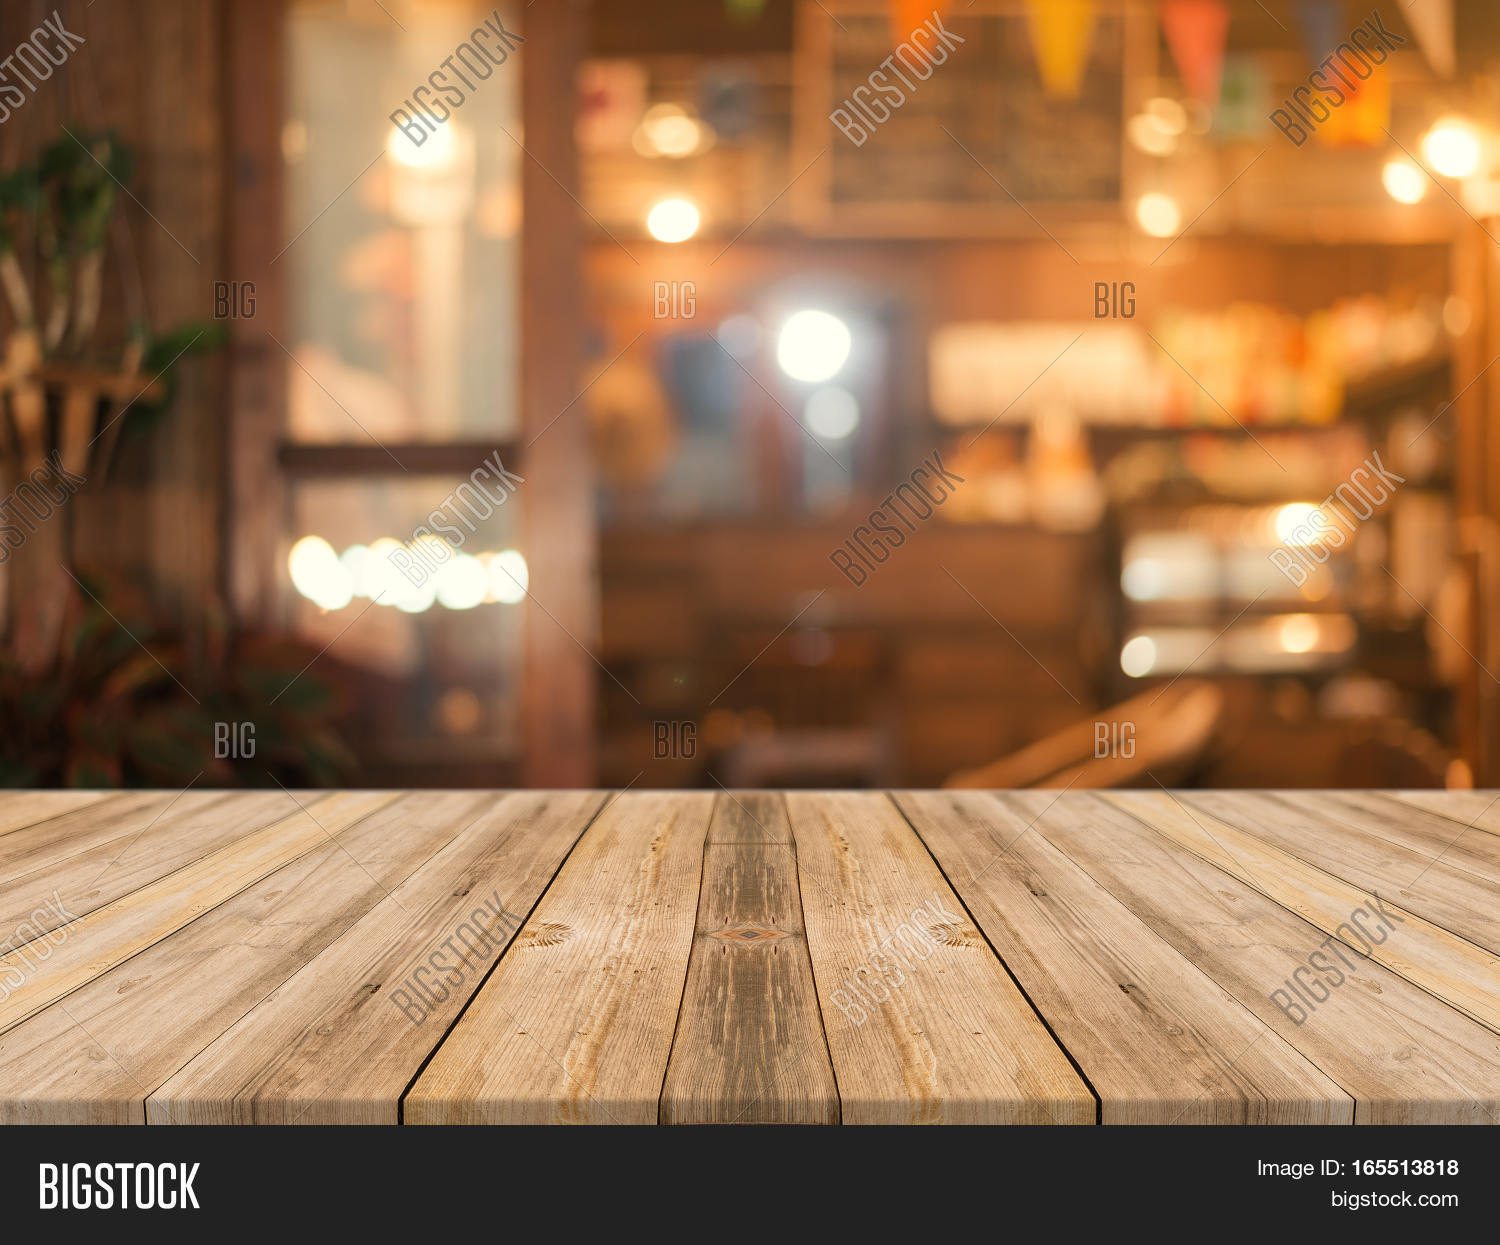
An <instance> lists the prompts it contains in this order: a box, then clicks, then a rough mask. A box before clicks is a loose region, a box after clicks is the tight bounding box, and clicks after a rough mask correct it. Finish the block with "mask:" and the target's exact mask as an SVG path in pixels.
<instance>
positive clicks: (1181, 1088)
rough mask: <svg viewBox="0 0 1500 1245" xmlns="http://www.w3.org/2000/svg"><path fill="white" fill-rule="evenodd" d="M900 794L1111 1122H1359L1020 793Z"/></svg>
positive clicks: (1344, 1101)
mask: <svg viewBox="0 0 1500 1245" xmlns="http://www.w3.org/2000/svg"><path fill="white" fill-rule="evenodd" d="M896 803H897V804H898V805H899V806H900V808H901V809H902V811H903V812H904V813H905V814H906V815H907V817H908V818H910V820H911V823H912V825H913V826H914V827H915V828H916V831H917V833H918V834H919V835H920V836H921V838H922V841H923V842H924V843H925V844H926V845H927V847H928V848H929V850H931V852H932V854H933V855H934V856H935V857H936V858H937V860H938V863H939V864H940V865H941V866H942V867H943V871H944V872H945V873H946V874H947V876H948V880H949V881H950V882H951V883H952V885H953V886H954V888H955V889H956V890H957V891H958V893H959V895H960V896H961V897H962V898H963V901H964V903H965V905H966V906H967V907H968V910H969V911H970V912H971V913H972V914H973V916H974V917H975V919H976V920H977V921H978V923H979V927H980V928H981V929H982V930H983V931H984V933H985V935H986V936H987V937H988V939H989V941H990V943H991V944H992V945H993V946H994V947H995V949H996V950H997V951H998V952H999V953H1000V956H1001V958H1002V959H1003V960H1004V962H1005V963H1006V965H1007V966H1008V967H1009V968H1010V971H1011V972H1012V973H1013V974H1015V977H1016V979H1017V980H1018V981H1019V982H1020V983H1021V986H1022V988H1023V989H1024V990H1025V991H1026V994H1027V997H1028V998H1030V999H1031V1001H1032V1004H1033V1005H1034V1006H1035V1007H1036V1008H1037V1010H1038V1011H1039V1012H1041V1014H1042V1015H1043V1016H1044V1017H1046V1019H1047V1023H1048V1025H1049V1026H1050V1027H1051V1029H1052V1032H1053V1033H1054V1034H1055V1035H1056V1036H1057V1039H1058V1040H1059V1041H1060V1042H1061V1043H1062V1044H1063V1046H1064V1047H1065V1048H1066V1049H1067V1051H1068V1053H1069V1054H1070V1055H1071V1056H1072V1057H1073V1059H1074V1060H1075V1061H1076V1062H1077V1064H1078V1066H1079V1067H1080V1068H1081V1069H1082V1070H1083V1073H1084V1075H1085V1076H1086V1077H1087V1078H1088V1081H1089V1084H1090V1085H1092V1086H1093V1088H1094V1090H1095V1092H1096V1093H1097V1094H1098V1095H1099V1101H1100V1113H1101V1115H1100V1118H1101V1122H1102V1123H1105V1124H1115V1123H1119V1124H1174V1123H1182V1124H1214V1123H1269V1124H1348V1123H1352V1122H1353V1117H1354V1102H1353V1099H1351V1098H1350V1097H1349V1095H1348V1094H1346V1093H1344V1092H1343V1090H1341V1089H1340V1088H1339V1087H1338V1086H1337V1085H1336V1084H1335V1083H1334V1082H1333V1081H1331V1080H1329V1078H1328V1077H1326V1076H1324V1075H1323V1074H1322V1073H1321V1072H1319V1071H1318V1069H1317V1068H1316V1067H1314V1066H1313V1065H1312V1064H1311V1063H1309V1062H1308V1061H1307V1059H1306V1058H1305V1057H1303V1056H1302V1055H1300V1054H1298V1053H1297V1051H1296V1050H1295V1049H1294V1048H1293V1047H1292V1046H1291V1045H1290V1044H1289V1043H1288V1042H1286V1041H1285V1040H1284V1039H1282V1038H1280V1037H1278V1036H1276V1035H1274V1034H1270V1035H1267V1034H1266V1032H1265V1026H1264V1025H1262V1024H1261V1023H1260V1022H1259V1021H1258V1020H1256V1019H1255V1017H1254V1016H1252V1015H1251V1014H1250V1013H1249V1012H1248V1011H1246V1010H1245V1008H1244V1007H1243V1006H1241V1005H1240V1004H1239V1003H1237V1002H1235V1001H1234V1000H1233V999H1232V998H1231V997H1230V996H1229V995H1228V994H1227V993H1226V992H1225V991H1224V990H1223V989H1222V988H1221V987H1219V986H1218V985H1216V984H1215V983H1214V982H1213V980H1212V979H1210V978H1209V977H1208V976H1206V975H1205V974H1204V973H1203V972H1202V970H1201V969H1198V968H1196V967H1195V966H1194V965H1192V964H1191V963H1189V962H1188V961H1187V960H1186V959H1184V958H1183V957H1182V956H1181V955H1180V954H1179V953H1178V952H1177V951H1175V950H1173V949H1172V947H1171V946H1170V945H1169V944H1168V943H1166V942H1164V941H1163V940H1162V939H1161V937H1160V936H1159V935H1157V934H1156V933H1154V932H1153V931H1152V930H1151V929H1150V928H1148V927H1147V926H1146V925H1145V924H1144V923H1143V922H1142V921H1141V920H1140V918H1139V917H1137V916H1135V915H1134V914H1133V913H1131V911H1130V910H1129V909H1128V908H1127V907H1125V906H1124V905H1123V904H1122V903H1120V901H1119V900H1118V899H1116V898H1115V897H1114V896H1113V895H1111V894H1110V893H1109V891H1107V890H1106V889H1105V888H1104V887H1102V886H1101V885H1099V883H1098V882H1096V881H1095V880H1094V879H1093V878H1091V877H1089V876H1088V874H1087V873H1085V872H1084V871H1083V869H1081V868H1080V867H1079V866H1078V865H1077V864H1076V863H1074V862H1073V861H1072V860H1070V859H1069V858H1068V857H1067V856H1066V855H1065V854H1064V853H1063V852H1061V851H1060V850H1058V848H1057V847H1055V846H1054V845H1053V844H1051V843H1049V842H1048V841H1047V840H1046V839H1044V838H1042V837H1041V836H1039V835H1035V834H1029V833H1027V830H1028V825H1029V823H1030V821H1031V816H1030V815H1028V814H1027V813H1026V812H1025V811H1024V809H1022V808H1021V807H1019V806H1017V805H1016V804H1015V803H1014V802H1012V801H1010V800H1007V799H1006V798H1005V797H1003V796H996V795H991V794H988V793H983V794H982V793H979V792H951V793H950V792H902V793H898V794H897V796H896ZM1257 1039H1260V1040H1257Z"/></svg>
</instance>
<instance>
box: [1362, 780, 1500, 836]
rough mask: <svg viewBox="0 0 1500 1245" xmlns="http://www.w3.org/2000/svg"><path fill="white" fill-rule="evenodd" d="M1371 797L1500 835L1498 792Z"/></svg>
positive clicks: (1393, 793)
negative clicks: (1394, 801)
mask: <svg viewBox="0 0 1500 1245" xmlns="http://www.w3.org/2000/svg"><path fill="white" fill-rule="evenodd" d="M1350 794H1353V793H1350ZM1370 795H1371V796H1372V797H1378V798H1381V799H1390V800H1399V801H1400V802H1401V803H1402V804H1403V805H1407V806H1409V807H1412V808H1420V809H1423V810H1424V811H1426V812H1429V813H1432V814H1433V815H1434V816H1437V817H1442V818H1444V819H1445V820H1448V821H1456V822H1458V823H1459V824H1460V825H1463V826H1472V827H1473V828H1474V829H1476V830H1484V831H1486V832H1487V833H1489V834H1492V835H1500V791H1382V792H1370ZM1455 833H1456V832H1455ZM1486 846H1488V844H1486Z"/></svg>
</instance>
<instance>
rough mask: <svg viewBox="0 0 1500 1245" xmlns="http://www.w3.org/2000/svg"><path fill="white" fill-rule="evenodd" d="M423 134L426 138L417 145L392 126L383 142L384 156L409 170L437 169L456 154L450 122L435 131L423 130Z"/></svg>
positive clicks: (403, 131) (402, 131)
mask: <svg viewBox="0 0 1500 1245" xmlns="http://www.w3.org/2000/svg"><path fill="white" fill-rule="evenodd" d="M423 133H424V134H426V135H427V137H426V138H425V139H423V140H422V142H421V143H420V144H418V143H417V141H416V140H415V139H413V138H411V137H410V136H408V135H407V133H406V131H405V130H402V129H400V128H399V127H397V126H392V127H391V133H390V137H389V138H387V139H386V140H385V150H386V154H387V155H389V156H390V157H391V159H392V160H394V161H395V162H396V163H397V164H401V165H405V166H406V167H407V168H409V169H431V168H439V167H441V166H442V165H444V164H446V163H447V162H448V161H449V160H450V159H452V158H453V156H454V155H455V154H456V144H455V143H454V141H453V129H452V124H451V123H450V122H445V123H443V124H442V125H440V126H438V128H437V129H435V130H426V129H424V130H423Z"/></svg>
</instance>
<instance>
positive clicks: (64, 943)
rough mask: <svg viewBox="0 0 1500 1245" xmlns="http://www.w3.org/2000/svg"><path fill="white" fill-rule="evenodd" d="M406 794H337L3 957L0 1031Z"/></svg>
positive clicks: (309, 802) (307, 801)
mask: <svg viewBox="0 0 1500 1245" xmlns="http://www.w3.org/2000/svg"><path fill="white" fill-rule="evenodd" d="M398 798H399V796H398V795H397V794H396V793H392V792H377V793H370V792H337V793H334V794H331V795H326V796H323V797H322V798H320V799H317V800H312V799H308V800H305V801H304V803H305V804H306V805H307V810H306V811H304V810H303V809H301V808H299V809H297V810H296V812H294V813H293V814H292V815H291V816H289V817H285V818H283V819H282V820H280V821H277V822H274V823H272V824H271V825H269V826H266V827H265V828H264V829H261V830H257V831H256V832H255V833H254V834H252V835H249V836H247V837H246V838H243V839H240V840H239V841H237V842H235V843H231V844H230V845H228V846H227V847H221V848H220V849H219V850H218V851H216V852H211V853H210V854H209V855H207V856H204V857H202V858H201V859H199V860H195V861H194V862H193V863H192V864H190V865H186V866H184V867H183V868H181V869H179V870H178V871H177V872H176V873H172V874H169V875H168V876H167V877H165V878H162V879H161V880H160V881H158V882H153V883H152V884H151V885H150V886H146V887H142V888H141V889H140V890H138V891H133V892H131V893H130V894H129V895H124V896H122V897H121V898H119V899H116V900H115V901H114V902H113V903H109V904H106V905H105V906H104V907H102V908H96V909H95V910H94V911H93V912H90V913H88V914H87V915H86V916H82V917H80V918H79V919H78V920H76V921H72V922H69V923H68V924H67V925H65V926H63V927H62V928H61V929H59V930H55V931H54V932H53V933H52V934H51V935H48V936H46V937H44V938H38V939H34V940H32V941H31V942H28V943H25V944H23V945H22V946H20V947H17V948H16V949H15V950H14V951H12V952H10V953H9V954H7V955H5V956H3V957H0V980H4V981H6V982H8V983H10V989H9V991H8V992H7V993H6V995H5V996H4V997H3V998H0V1032H3V1031H4V1030H6V1029H8V1028H10V1026H11V1025H13V1024H15V1023H17V1022H18V1021H21V1020H24V1019H25V1018H26V1017H27V1016H29V1015H31V1014H32V1013H33V1012H36V1011H39V1010H40V1009H41V1008H43V1007H45V1006H47V1004H49V1003H52V1002H55V1001H56V1000H57V999H60V998H62V997H63V996H64V995H66V994H69V993H70V992H72V991H73V990H76V989H77V988H78V987H79V986H81V985H84V984H85V983H86V982H89V981H92V980H93V979H94V978H95V977H98V976H99V975H100V974H101V973H104V972H107V971H108V970H109V969H111V968H113V967H114V966H115V965H116V964H119V963H121V962H122V961H125V960H128V959H129V958H130V957H131V956H133V955H136V954H138V953H139V952H141V951H144V950H145V949H146V948H147V947H149V946H151V944H152V943H154V942H157V941H158V940H160V939H162V938H166V937H168V936H170V935H172V934H175V933H176V932H177V931H178V930H179V929H181V928H182V927H183V926H185V925H186V924H188V922H190V921H193V920H195V919H197V918H198V917H200V916H202V915H203V913H205V912H207V911H208V910H209V909H211V908H214V907H216V906H217V905H219V904H221V903H223V902H224V901H225V900H226V899H228V898H230V897H231V896H233V895H236V894H238V893H239V892H240V891H242V890H243V889H244V888H245V887H247V886H249V885H250V884H251V883H253V882H256V881H258V880H259V879H261V878H263V877H265V876H266V874H268V873H270V872H272V871H273V870H275V869H278V868H280V867H281V866H282V865H284V864H286V863H288V862H289V861H292V860H295V859H297V857H298V856H301V855H303V854H304V853H305V852H309V851H311V850H312V849H313V848H315V847H318V846H319V845H320V844H323V843H326V842H327V841H328V839H329V836H330V835H335V836H336V835H338V834H339V833H340V832H341V831H343V830H346V829H348V828H349V827H350V826H352V825H353V824H354V823H355V822H357V821H358V820H359V819H360V818H361V817H364V816H366V815H368V814H369V813H372V812H374V811H375V810H376V809H378V808H381V807H383V806H384V805H386V804H390V803H393V802H394V801H395V800H396V799H398Z"/></svg>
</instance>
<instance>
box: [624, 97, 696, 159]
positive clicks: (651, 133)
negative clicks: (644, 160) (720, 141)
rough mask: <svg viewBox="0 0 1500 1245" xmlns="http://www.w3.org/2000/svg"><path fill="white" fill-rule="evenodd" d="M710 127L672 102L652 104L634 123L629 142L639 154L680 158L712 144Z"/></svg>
mask: <svg viewBox="0 0 1500 1245" xmlns="http://www.w3.org/2000/svg"><path fill="white" fill-rule="evenodd" d="M713 137H714V135H713V130H712V129H711V128H710V127H709V126H707V125H705V124H704V123H703V122H701V121H699V120H697V119H696V118H694V117H690V116H688V114H687V112H686V111H685V110H684V109H682V108H680V107H678V106H677V105H676V104H655V105H653V106H652V107H650V108H648V109H647V110H646V115H645V116H644V117H642V118H641V123H640V124H639V125H638V126H636V130H635V136H634V137H633V138H632V139H631V145H632V146H633V147H634V148H635V149H636V151H638V152H639V153H640V154H641V155H643V156H666V157H667V158H668V159H671V160H680V159H682V158H683V157H684V156H690V155H692V154H693V153H694V152H696V151H699V150H702V149H705V148H707V147H708V146H711V145H712V143H713Z"/></svg>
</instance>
